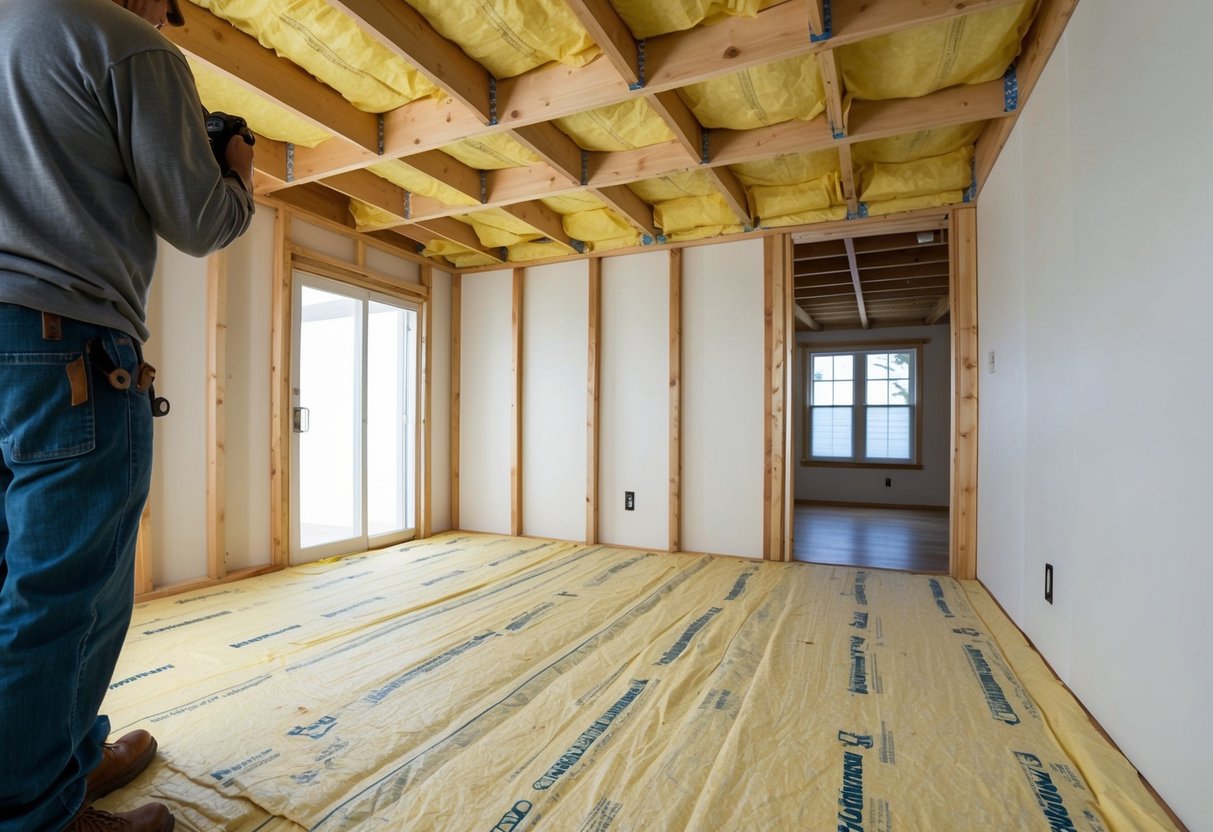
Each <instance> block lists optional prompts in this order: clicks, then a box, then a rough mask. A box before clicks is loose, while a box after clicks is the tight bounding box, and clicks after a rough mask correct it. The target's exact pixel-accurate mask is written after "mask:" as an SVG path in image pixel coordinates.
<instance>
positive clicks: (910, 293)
mask: <svg viewBox="0 0 1213 832" xmlns="http://www.w3.org/2000/svg"><path fill="white" fill-rule="evenodd" d="M827 291H828V292H830V294H823V293H818V292H817V291H809V292H802V291H798V292H796V295H795V297H796V300H798V301H805V302H808V301H814V302H817V301H826V300H829V299H831V298H839V299H847V298H849V299H850V300H851V301H854V300H855V296H854V294H851V293H844V292H839V291H837V290H834V289H830V290H827ZM947 291H948V287H947V286H946V285H943V286H933V287H927V288H922V289H872V288H869V287H866V286H865V287H864V290H863V299H864V306H865V307H866V308H867V310H868V311H869V312H870V311H872V309H873V308H874V307H876V306H878V305H879V304H880V303H881V302H882V301H888V300H903V299H911V300H914V299H916V300H920V301H922V302H923V303H925V304H927V305H932V304H934V303H936V302H937V301H938V299H939V295H940V293H941V292H943V293H946V292H947Z"/></svg>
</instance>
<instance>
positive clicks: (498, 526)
mask: <svg viewBox="0 0 1213 832" xmlns="http://www.w3.org/2000/svg"><path fill="white" fill-rule="evenodd" d="M461 284H462V288H461V290H460V293H461V296H462V318H461V325H460V329H459V340H460V350H461V352H460V365H459V366H460V383H459V527H460V528H461V529H467V530H469V531H478V532H496V533H498V534H509V533H510V520H511V518H510V455H511V439H510V431H511V426H512V424H513V415H512V413H511V411H510V407H511V400H512V398H513V389H512V384H513V382H512V374H513V368H512V362H513V350H512V348H511V346H510V345H511V344H512V343H513V335H512V329H511V324H510V318H511V316H512V314H513V312H512V310H513V273H512V272H511V271H509V270H503V271H493V272H480V273H477V274H469V275H465V276H464V277H462V278H461Z"/></svg>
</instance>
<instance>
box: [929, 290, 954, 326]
mask: <svg viewBox="0 0 1213 832" xmlns="http://www.w3.org/2000/svg"><path fill="white" fill-rule="evenodd" d="M951 311H952V297H951V295H944V296H943V297H942V298H940V299H939V302H938V303H936V304H935V308H934V309H932V310H931V314H929V315H927V317H926V319H925V320H923V323H924V324H925V325H927V326H933V325H935V324H937V323H939V322H940V321H941V320H943V317H944V316H945V315H947V314H948V313H949V312H951Z"/></svg>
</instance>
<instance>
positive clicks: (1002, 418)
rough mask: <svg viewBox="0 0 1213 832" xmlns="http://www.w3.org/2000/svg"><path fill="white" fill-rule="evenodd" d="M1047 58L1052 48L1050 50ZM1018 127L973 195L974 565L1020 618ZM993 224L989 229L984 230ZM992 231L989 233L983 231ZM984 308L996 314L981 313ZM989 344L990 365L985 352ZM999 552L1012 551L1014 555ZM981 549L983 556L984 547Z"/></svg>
mask: <svg viewBox="0 0 1213 832" xmlns="http://www.w3.org/2000/svg"><path fill="white" fill-rule="evenodd" d="M1054 57H1055V59H1057V58H1060V55H1055V56H1054ZM1021 136H1022V131H1020V130H1016V131H1014V132H1013V133H1012V134H1011V137H1010V139H1009V140H1008V141H1007V144H1006V146H1005V147H1004V148H1003V150H1002V154H1001V157H1000V159H999V163H998V165H996V166H995V168H994V170H993V172H992V174H991V176H990V178H989V181H988V182H987V184H986V186H985V193H986V194H991V195H997V196H990V197H989V198H986V199H980V200H979V201H978V203H977V224H978V228H979V235H980V237H979V241H978V242H979V245H978V249H977V250H978V256H977V260H978V290H977V297H978V299H979V303H980V305H981V310H982V311H981V314H980V317H981V326H980V327H979V328H978V333H977V335H978V347H979V349H978V356H979V359H980V367H979V370H978V406H979V410H980V417H981V418H980V422H979V425H978V433H977V443H978V448H977V459H978V468H977V476H978V488H977V494H978V505H977V551H978V553H979V555H978V573H979V577H980V578H981V580H982V581H983V582H984V583H985V585H986V587H987V588H988V589H989V590H990V591H991V592H992V593H993V594H994V595H995V596H996V597H997V598H998V599H999V602H1000V603H1001V604H1002V607H1003V609H1004V610H1006V611H1007V614H1008V615H1010V616H1011V617H1012V618H1013V619H1015V620H1016V621H1018V622H1021V623H1022V621H1023V589H1024V566H1023V562H1022V560H1020V559H1018V557H1022V555H1023V552H1024V551H1025V550H1024V535H1025V534H1026V530H1025V528H1024V498H1025V493H1026V492H1025V490H1024V469H1025V461H1026V459H1027V454H1028V440H1027V422H1028V417H1027V414H1028V401H1027V396H1026V388H1025V381H1026V380H1025V375H1024V374H1025V364H1026V345H1025V343H1024V279H1023V278H1024V228H1023V226H1024V217H1023V210H1022V209H1023V179H1022V177H1021V175H1020V174H1021V171H1022V170H1023V141H1022V139H1021ZM994 229H996V231H992V230H994ZM987 232H992V233H987ZM986 310H990V311H991V312H993V311H996V312H997V314H987V313H986ZM990 352H994V360H995V363H994V366H995V372H994V373H990V372H989V363H988V354H989V353H990ZM1001 552H1016V553H1019V556H1018V557H1016V558H1012V557H1004V556H1002V555H1001V554H997V553H1001ZM987 554H988V555H989V557H986V555H987Z"/></svg>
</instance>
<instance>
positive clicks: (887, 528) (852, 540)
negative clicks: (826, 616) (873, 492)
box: [793, 503, 948, 573]
mask: <svg viewBox="0 0 1213 832" xmlns="http://www.w3.org/2000/svg"><path fill="white" fill-rule="evenodd" d="M794 521H795V529H794V532H793V541H794V542H793V556H794V557H795V559H796V560H799V561H807V562H809V563H831V564H838V565H841V566H870V567H873V568H877V569H901V570H904V571H907V572H943V573H946V572H947V571H948V510H947V509H946V508H941V509H901V508H867V507H858V506H830V505H820V504H815V503H797V504H796V514H795V516H794Z"/></svg>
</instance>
